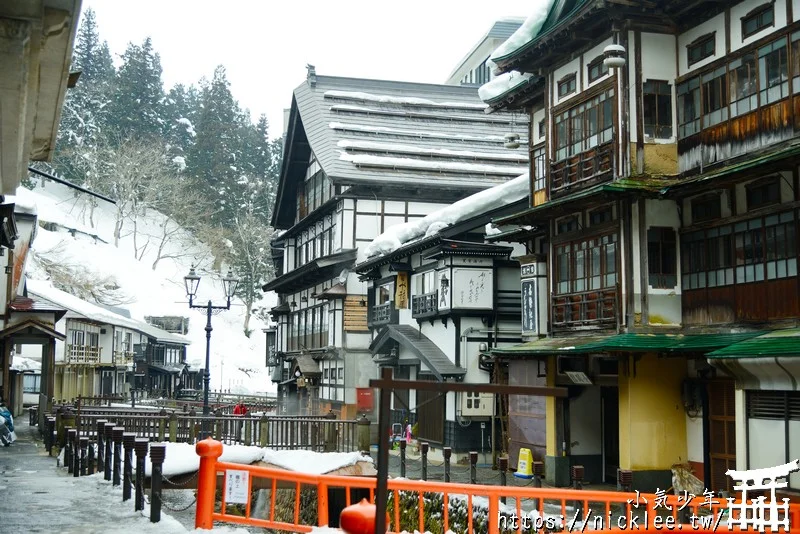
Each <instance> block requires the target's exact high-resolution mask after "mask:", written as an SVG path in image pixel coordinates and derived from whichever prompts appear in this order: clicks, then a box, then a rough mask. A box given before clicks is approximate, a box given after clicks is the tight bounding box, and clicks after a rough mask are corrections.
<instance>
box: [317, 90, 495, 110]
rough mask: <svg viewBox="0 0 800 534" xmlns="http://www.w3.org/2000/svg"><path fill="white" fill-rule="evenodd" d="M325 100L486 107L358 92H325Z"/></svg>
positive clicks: (483, 106) (470, 103) (474, 104)
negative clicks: (338, 99)
mask: <svg viewBox="0 0 800 534" xmlns="http://www.w3.org/2000/svg"><path fill="white" fill-rule="evenodd" d="M325 98H340V99H342V100H355V101H358V102H381V103H384V104H406V105H411V106H421V107H441V108H451V109H468V110H475V109H486V106H485V105H483V104H480V103H474V102H435V101H433V100H428V99H427V98H417V97H413V96H405V97H400V96H389V95H374V94H371V93H362V92H358V91H335V90H331V91H325Z"/></svg>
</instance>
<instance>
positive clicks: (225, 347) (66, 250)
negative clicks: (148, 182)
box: [16, 182, 277, 394]
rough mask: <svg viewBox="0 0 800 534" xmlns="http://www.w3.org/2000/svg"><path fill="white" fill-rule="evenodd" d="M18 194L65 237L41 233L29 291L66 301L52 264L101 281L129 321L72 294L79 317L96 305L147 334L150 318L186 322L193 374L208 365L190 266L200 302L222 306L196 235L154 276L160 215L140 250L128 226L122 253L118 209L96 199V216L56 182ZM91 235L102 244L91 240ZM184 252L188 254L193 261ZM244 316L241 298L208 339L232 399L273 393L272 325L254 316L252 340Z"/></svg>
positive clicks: (96, 310) (216, 382)
mask: <svg viewBox="0 0 800 534" xmlns="http://www.w3.org/2000/svg"><path fill="white" fill-rule="evenodd" d="M16 194H17V198H25V199H29V200H32V201H33V202H34V203H35V204H36V206H37V207H38V212H39V215H38V216H39V221H40V222H41V221H48V222H56V223H57V224H58V225H59V227H60V228H59V230H60V231H49V230H46V229H45V228H43V227H39V228H38V229H37V235H36V239H35V241H34V242H33V246H32V254H31V256H30V257H29V261H28V263H27V265H26V277H27V279H28V280H29V281H32V283H30V284H29V286H28V287H29V288H36V289H38V290H40V291H42V292H44V293H46V294H47V295H42V296H43V297H45V298H48V295H49V296H51V297H54V298H56V296H58V298H61V295H62V294H63V292H61V291H59V290H57V289H55V288H54V287H53V285H52V283H51V282H50V276H49V275H48V272H47V271H46V270H45V269H44V267H43V263H42V262H41V261H39V260H47V261H48V262H50V263H55V264H57V265H60V266H62V267H65V266H66V267H70V270H72V271H75V272H78V273H82V278H86V279H94V280H98V281H103V282H104V283H108V284H111V285H112V286H115V287H118V288H119V289H117V290H115V291H114V295H118V296H120V298H121V302H119V303H118V304H115V306H117V307H120V308H125V309H126V310H127V311H128V312H130V318H124V317H122V316H120V315H117V314H114V313H113V312H111V311H109V310H107V309H105V308H102V307H99V306H96V305H94V304H89V303H86V302H85V301H80V299H77V297H74V296H71V295H69V294H67V297H64V298H68V297H71V298H72V299H76V300H77V301H78V302H80V303H82V304H78V303H75V302H74V301H71V305H72V304H74V305H75V306H76V307H78V308H79V309H80V310H83V311H88V306H91V312H92V314H99V315H98V316H104V315H105V314H108V316H109V318H113V319H114V322H115V324H119V325H120V326H123V325H124V324H126V323H124V322H118V321H120V319H123V320H127V321H134V322H136V323H137V325H136V329H137V330H140V331H144V332H145V333H149V330H145V329H146V328H149V329H152V328H154V327H151V326H150V325H147V323H146V322H145V320H144V318H145V317H146V316H179V317H188V318H189V331H188V333H187V335H186V336H185V339H186V340H188V341H189V342H190V343H191V344H190V346H189V347H188V349H187V362H188V363H189V364H190V365H191V366H192V367H193V368H202V367H203V366H204V361H205V347H206V339H205V337H206V336H205V334H206V333H205V330H204V327H205V322H206V320H205V311H204V310H200V311H196V310H190V309H189V306H188V301H187V297H186V290H185V287H184V281H183V277H184V276H185V275H186V274H187V273H188V272H189V268H190V266H191V264H192V263H196V264H198V274H200V276H201V277H202V279H201V281H200V287H199V291H198V295H197V300H198V301H199V302H206V301H207V300H209V299H210V300H212V301H213V302H214V303H215V304H219V303H221V302H223V300H224V291H223V287H222V282H221V277H220V276H219V275H218V274H216V273H214V272H213V271H212V270H211V263H212V260H213V257H212V256H211V253H210V251H208V249H207V248H206V247H205V246H204V245H202V244H201V243H197V241H195V240H194V238H193V237H192V236H188V237H187V238H186V239H183V238H182V239H181V240H180V241H176V242H173V243H168V244H167V246H166V249H165V251H164V252H165V254H166V255H167V256H174V257H164V258H162V259H161V260H160V261H159V262H158V264H157V265H156V268H155V269H153V263H154V260H155V257H156V254H157V249H158V243H154V242H153V241H154V240H156V239H157V238H158V236H159V235H160V232H161V230H162V225H163V223H164V220H165V217H164V216H163V215H162V214H160V213H158V212H157V211H154V210H148V212H147V214H146V215H145V216H143V217H142V219H141V220H140V221H139V223H138V232H139V235H138V243H136V242H135V240H134V236H133V235H132V232H131V231H130V229H129V228H128V227H127V226H126V227H125V229H124V232H123V234H122V236H121V238H120V241H119V247H115V246H114V236H113V231H114V222H115V215H116V208H115V206H114V205H112V204H109V203H107V202H103V201H102V200H96V199H95V200H93V202H95V203H96V205H95V207H94V209H93V211H92V210H91V207H90V204H89V202H88V198H89V197H87V195H78V196H76V195H75V191H74V190H73V189H70V188H68V187H66V186H63V185H60V184H54V183H52V182H46V186H45V187H41V186H37V187H36V188H35V189H33V190H29V189H26V188H24V187H19V188H18V189H17V191H16ZM72 229H74V230H77V232H76V233H75V234H76V235H72V234H71V233H70V232H69V230H72ZM81 233H83V234H86V235H81ZM87 235H88V236H91V237H87ZM147 235H149V236H155V238H151V241H150V244H149V246H147V247H146V250H144V251H143V250H142V248H143V247H144V245H145V243H146V242H147V237H145V236H147ZM93 236H97V238H92V237H93ZM188 240H192V241H191V242H189V241H188ZM136 245H138V247H139V249H138V254H137V256H139V259H137V258H136V257H134V251H135V248H134V247H135V246H136ZM186 249H188V250H191V251H192V252H191V254H190V253H187V252H186ZM37 282H38V284H37ZM276 304H277V298H276V296H275V294H274V293H268V294H267V295H265V297H264V298H263V299H262V300H261V301H259V302H256V303H255V306H256V307H263V308H267V309H269V308H272V307H273V306H275V305H276ZM81 306H83V307H81ZM65 307H66V306H65ZM78 311H79V310H78ZM79 313H81V312H80V311H79ZM244 315H245V307H244V306H243V305H241V303H240V301H238V299H236V300H234V302H233V303H232V306H231V309H230V310H228V311H224V312H222V313H220V314H219V315H215V316H214V317H213V319H212V326H213V328H214V331H213V335H212V339H211V369H210V374H211V388H212V389H219V388H223V389H225V390H228V389H230V390H231V392H233V393H242V394H248V393H250V394H259V393H274V391H275V385H274V384H273V383H272V382H271V380H270V376H269V373H268V372H267V369H266V367H265V365H264V350H265V349H264V344H265V343H266V338H265V337H264V335H263V334H262V333H261V329H262V328H265V327H266V326H267V325H266V324H265V323H264V322H262V321H261V320H260V319H259V318H258V317H257V316H255V315H251V318H250V325H249V328H250V329H251V330H252V332H253V333H252V335H251V336H250V337H249V338H248V337H247V336H245V334H244V332H243V323H244ZM167 335H169V336H174V335H173V334H167ZM159 337H161V336H159ZM178 337H181V336H178Z"/></svg>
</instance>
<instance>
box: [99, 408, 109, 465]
mask: <svg viewBox="0 0 800 534" xmlns="http://www.w3.org/2000/svg"><path fill="white" fill-rule="evenodd" d="M106 423H108V421H106V420H105V419H99V420H98V421H97V470H98V471H100V470H101V469H103V465H105V460H104V458H103V453H104V452H105V448H106V443H105V438H104V436H105V433H106Z"/></svg>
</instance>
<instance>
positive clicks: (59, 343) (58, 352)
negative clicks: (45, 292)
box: [55, 316, 67, 362]
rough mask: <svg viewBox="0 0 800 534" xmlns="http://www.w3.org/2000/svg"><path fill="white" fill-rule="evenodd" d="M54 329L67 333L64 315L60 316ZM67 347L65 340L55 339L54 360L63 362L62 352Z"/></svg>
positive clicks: (63, 352)
mask: <svg viewBox="0 0 800 534" xmlns="http://www.w3.org/2000/svg"><path fill="white" fill-rule="evenodd" d="M56 330H58V331H59V332H62V333H64V334H66V333H67V318H66V316H64V317H62V318H61V320H60V321H58V322H57V323H56ZM66 348H67V344H66V342H65V341H61V340H60V339H56V358H55V359H56V361H57V362H63V361H64V354H65V351H66Z"/></svg>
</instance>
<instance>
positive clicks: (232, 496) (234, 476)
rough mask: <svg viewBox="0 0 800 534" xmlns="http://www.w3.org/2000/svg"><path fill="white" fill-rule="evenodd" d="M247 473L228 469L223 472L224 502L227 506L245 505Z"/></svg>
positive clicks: (246, 499)
mask: <svg viewBox="0 0 800 534" xmlns="http://www.w3.org/2000/svg"><path fill="white" fill-rule="evenodd" d="M248 476H249V473H248V472H247V471H239V470H236V469H230V470H228V471H225V502H226V503H227V504H247V501H248V500H249V499H248V495H247V493H248V490H249V489H250V484H248Z"/></svg>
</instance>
